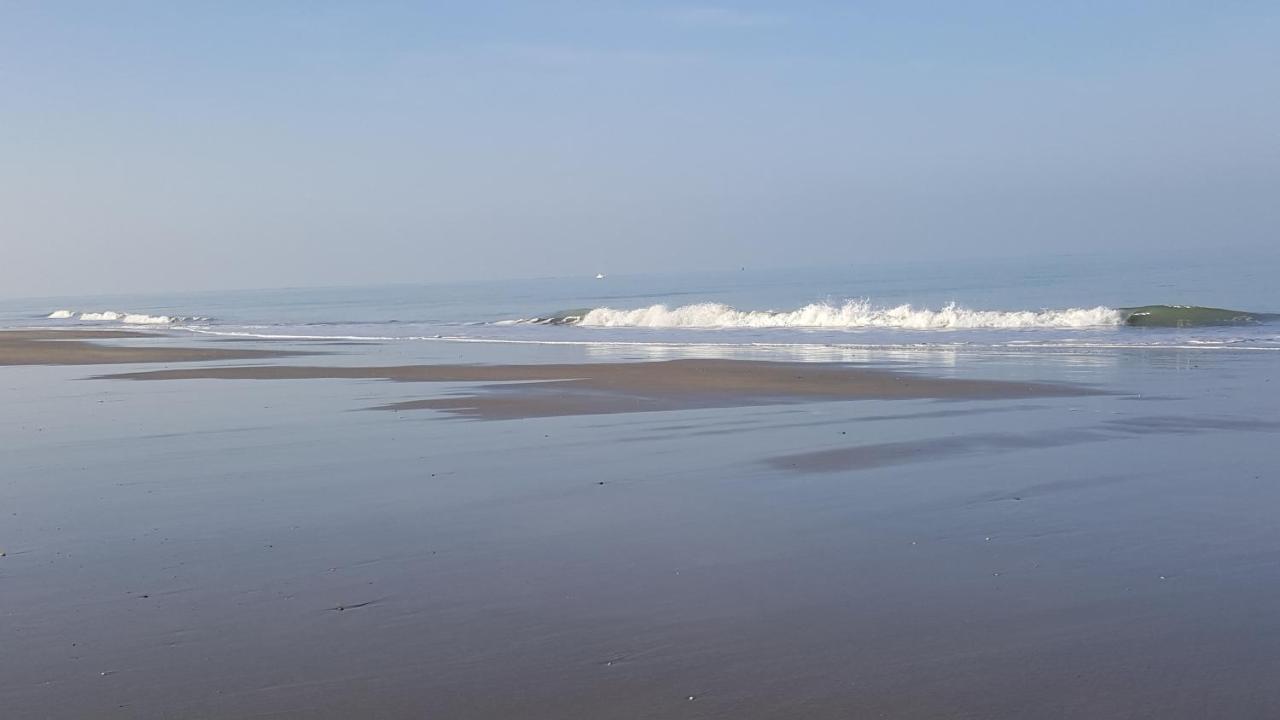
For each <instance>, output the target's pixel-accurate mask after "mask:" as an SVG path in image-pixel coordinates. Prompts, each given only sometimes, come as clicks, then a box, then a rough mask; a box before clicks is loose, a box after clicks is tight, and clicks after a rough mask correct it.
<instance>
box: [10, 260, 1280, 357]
mask: <svg viewBox="0 0 1280 720" xmlns="http://www.w3.org/2000/svg"><path fill="white" fill-rule="evenodd" d="M1277 276H1280V260H1276V259H1274V258H1258V257H1216V258H1199V259H1194V260H1192V259H1188V258H1172V257H1169V258H1154V259H1153V258H1113V257H1106V256H1099V255H1093V256H1061V257H1039V258H1003V259H995V260H992V259H986V260H965V261H945V262H944V261H930V260H920V261H913V262H898V263H859V262H850V261H844V262H838V263H837V262H833V263H831V264H829V265H827V266H825V267H820V268H801V269H762V268H750V267H741V268H738V269H734V270H727V271H719V272H700V273H689V272H678V271H677V269H676V268H673V271H672V272H669V273H658V274H637V275H627V274H608V275H606V276H605V277H602V278H597V277H595V276H594V275H591V276H582V277H558V278H539V279H523V280H501V281H485V282H452V283H431V284H427V283H423V284H397V285H383V286H371V287H325V288H286V289H264V290H238V291H219V292H202V293H169V294H138V295H131V296H123V295H118V296H81V297H58V298H45V299H21V300H12V299H11V300H6V301H0V326H4V327H96V328H151V329H156V328H167V329H169V330H171V331H173V332H174V333H176V334H189V335H196V336H207V337H218V336H227V337H244V338H263V339H272V338H277V339H313V338H314V339H326V338H327V339H343V340H350V339H369V340H379V341H384V342H396V343H401V344H403V346H404V347H403V348H402V349H403V350H404V351H406V352H408V353H409V354H412V353H413V351H412V347H413V344H414V343H419V344H420V343H449V342H487V343H519V344H526V345H564V344H568V345H581V346H587V347H593V346H594V347H626V346H639V347H644V346H652V347H661V348H664V349H666V350H667V351H669V352H668V354H671V353H676V354H679V353H680V352H681V350H682V349H684V350H688V353H689V354H700V353H702V354H705V352H706V351H707V349H708V348H713V349H714V350H715V353H716V354H720V355H724V354H732V352H733V351H734V350H735V349H741V350H743V351H750V353H751V354H752V356H757V357H758V356H760V355H762V354H763V355H765V356H767V355H768V354H769V352H770V351H771V350H772V351H774V352H776V353H777V354H778V355H779V356H787V357H794V356H796V355H797V354H800V355H803V354H804V353H805V352H806V351H815V350H833V349H834V350H838V349H842V348H846V349H848V348H857V349H863V350H874V349H877V348H884V349H901V348H914V349H925V350H927V349H947V350H957V349H959V350H971V351H983V350H991V349H996V350H999V351H1001V352H1009V351H1018V352H1026V353H1035V352H1039V351H1061V350H1064V349H1065V350H1070V349H1089V350H1093V351H1096V350H1105V349H1108V348H1110V349H1124V348H1144V347H1146V348H1151V347H1156V348H1159V347H1166V348H1185V349H1206V350H1209V349H1219V350H1220V349H1232V350H1247V351H1274V350H1280V323H1277V322H1276V319H1277V318H1276V317H1275V316H1272V315H1271V313H1274V312H1277V311H1280V292H1277V291H1276V290H1275V286H1274V278H1276V277H1277ZM1144 306H1159V307H1157V308H1156V309H1155V312H1156V313H1157V314H1158V317H1157V318H1156V320H1157V321H1158V322H1157V323H1156V324H1157V326H1155V327H1137V326H1135V325H1137V324H1141V323H1140V321H1142V320H1143V319H1144V318H1151V317H1153V316H1152V314H1151V313H1152V310H1151V308H1145V307H1144ZM1205 307H1208V308H1224V309H1227V310H1230V311H1231V312H1229V313H1226V314H1212V315H1208V316H1206V315H1205V314H1204V313H1203V312H1202V311H1200V310H1197V308H1205ZM1135 308H1138V310H1135Z"/></svg>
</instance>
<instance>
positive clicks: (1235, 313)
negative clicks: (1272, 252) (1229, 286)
mask: <svg viewBox="0 0 1280 720" xmlns="http://www.w3.org/2000/svg"><path fill="white" fill-rule="evenodd" d="M1120 310H1121V312H1123V313H1125V317H1124V324H1125V325H1133V326H1136V327H1206V326H1211V325H1256V324H1258V323H1264V322H1274V321H1276V320H1280V314H1276V313H1254V312H1246V311H1244V310H1227V309H1225V308H1210V307H1196V306H1194V305H1143V306H1142V307H1131V308H1120Z"/></svg>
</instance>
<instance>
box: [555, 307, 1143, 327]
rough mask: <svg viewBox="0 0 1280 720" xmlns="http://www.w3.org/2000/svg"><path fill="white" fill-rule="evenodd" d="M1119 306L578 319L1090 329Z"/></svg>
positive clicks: (674, 312) (1117, 317)
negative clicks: (1062, 308) (1065, 308)
mask: <svg viewBox="0 0 1280 720" xmlns="http://www.w3.org/2000/svg"><path fill="white" fill-rule="evenodd" d="M1123 321H1124V317H1123V315H1122V314H1121V312H1120V311H1118V310H1115V309H1113V308H1108V307H1101V306H1099V307H1095V308H1070V309H1067V310H1016V311H1008V310H970V309H968V308H964V307H960V306H958V305H955V304H954V303H953V304H950V305H946V306H945V307H942V308H940V309H937V310H934V309H930V308H916V307H913V306H911V305H898V306H896V307H877V306H874V305H872V304H870V303H868V302H866V301H863V300H850V301H848V302H846V303H844V304H843V305H832V304H829V303H814V304H811V305H806V306H804V307H802V308H800V309H799V310H790V311H782V312H775V311H771V310H738V309H737V308H733V307H730V306H728V305H722V304H719V303H701V304H698V305H685V306H683V307H677V308H669V307H667V306H666V305H651V306H649V307H644V308H637V309H634V310H615V309H613V308H596V309H594V310H591V311H590V312H588V313H587V314H586V315H584V316H583V317H582V319H581V320H580V321H578V323H577V324H578V325H584V326H591V327H649V328H899V329H905V330H953V329H977V328H1007V329H1016V328H1090V327H1107V326H1114V325H1120V324H1121V323H1122V322H1123Z"/></svg>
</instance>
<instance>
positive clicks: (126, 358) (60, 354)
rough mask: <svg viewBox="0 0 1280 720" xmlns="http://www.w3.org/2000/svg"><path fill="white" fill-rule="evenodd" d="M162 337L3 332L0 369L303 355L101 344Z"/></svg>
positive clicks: (120, 332)
mask: <svg viewBox="0 0 1280 720" xmlns="http://www.w3.org/2000/svg"><path fill="white" fill-rule="evenodd" d="M159 337H161V336H159V335H155V334H152V333H143V332H133V331H129V330H5V331H0V366H4V365H102V364H119V363H168V362H210V361H214V360H249V359H256V358H278V357H287V356H290V355H298V354H300V353H296V352H288V351H277V350H248V349H246V350H223V349H220V348H185V347H168V346H154V347H133V346H118V345H103V344H102V343H101V341H103V340H108V341H109V340H121V339H127V340H138V339H147V338H159Z"/></svg>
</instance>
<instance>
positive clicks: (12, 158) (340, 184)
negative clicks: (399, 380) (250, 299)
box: [0, 0, 1280, 295]
mask: <svg viewBox="0 0 1280 720" xmlns="http://www.w3.org/2000/svg"><path fill="white" fill-rule="evenodd" d="M1278 85H1280V5H1277V4H1276V3H1274V2H1212V3H1210V2H1172V1H1170V2H1127V1H1126V0H1106V1H1099V2H1085V1H1083V0H1082V1H1080V2H1016V1H1014V0H1010V1H1008V2H934V3H923V2H920V3H912V2H866V3H856V2H847V3H845V2H840V3H837V2H830V3H827V2H774V3H765V2H756V3H719V4H715V3H710V4H698V3H691V4H686V3H679V2H673V3H661V2H643V3H642V2H634V3H623V2H585V1H584V2H554V1H551V2H523V3H498V2H457V3H439V2H424V3H410V2H376V1H374V2H355V1H352V2H346V3H333V2H128V1H123V2H99V1H94V2H83V3H72V2H57V1H56V0H42V1H37V0H31V1H24V2H18V1H14V0H0V248H2V250H3V252H2V257H0V294H3V295H44V294H65V293H82V292H119V291H146V290H167V289H182V288H186V289H205V288H209V289H216V288H221V287H271V286H283V285H307V284H346V283H375V282H392V281H436V280H452V279H471V278H476V279H483V278H498V277H520V276H535V275H574V274H589V273H594V272H596V271H597V270H600V271H604V272H610V273H626V272H652V271H662V270H684V269H715V268H736V267H739V266H743V265H747V266H753V267H760V266H763V265H823V264H829V263H832V262H839V263H850V262H857V261H858V260H860V259H862V258H866V259H869V260H879V259H889V260H896V259H904V258H911V257H961V256H968V257H972V256H989V255H999V254H1004V253H1021V254H1039V253H1055V252H1063V251H1076V250H1079V251H1088V252H1111V251H1115V252H1125V253H1132V252H1135V251H1152V252H1161V251H1162V250H1163V249H1164V248H1173V249H1174V250H1176V251H1179V252H1185V251H1191V250H1195V249H1198V248H1204V249H1211V250H1212V251H1213V252H1230V251H1248V252H1259V251H1260V252H1269V251H1273V250H1270V249H1271V248H1272V247H1273V246H1274V245H1280V242H1277V241H1278V240H1280V233H1277V230H1278V229H1280V87H1278Z"/></svg>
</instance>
